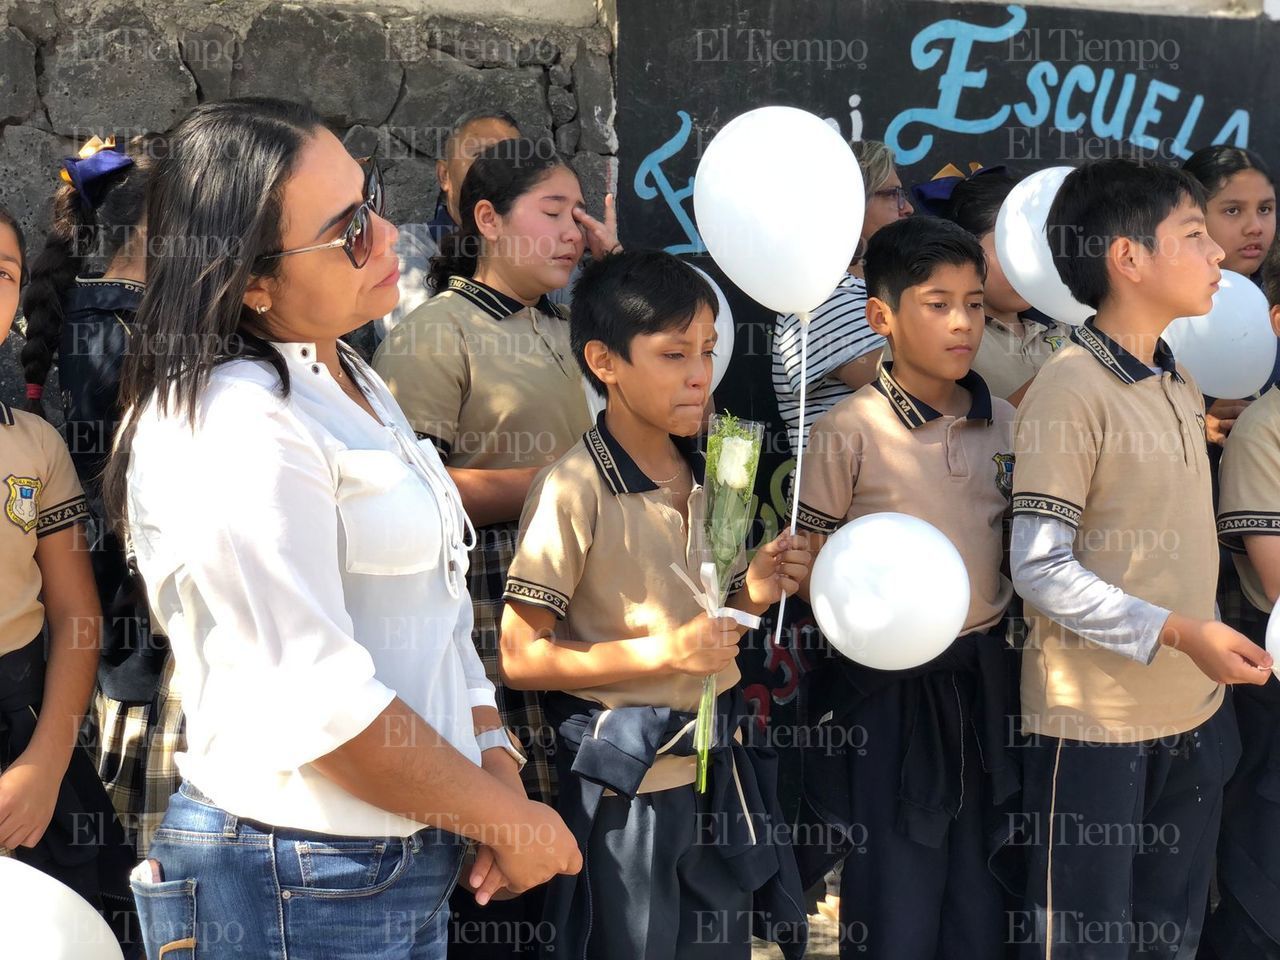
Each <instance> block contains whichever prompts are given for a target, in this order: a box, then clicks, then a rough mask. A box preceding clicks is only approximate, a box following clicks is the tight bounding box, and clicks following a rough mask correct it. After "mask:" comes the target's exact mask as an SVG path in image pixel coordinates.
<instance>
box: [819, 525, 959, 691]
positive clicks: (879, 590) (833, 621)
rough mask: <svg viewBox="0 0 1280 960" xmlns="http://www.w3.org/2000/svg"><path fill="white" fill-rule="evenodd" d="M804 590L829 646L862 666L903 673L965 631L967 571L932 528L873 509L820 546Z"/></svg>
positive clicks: (950, 545) (955, 552) (954, 549)
mask: <svg viewBox="0 0 1280 960" xmlns="http://www.w3.org/2000/svg"><path fill="white" fill-rule="evenodd" d="M810 594H811V596H812V603H811V606H812V607H813V613H814V616H815V617H816V618H817V620H818V626H819V627H820V628H821V629H822V634H823V636H825V637H826V638H827V642H828V643H830V644H831V645H832V646H833V647H835V648H836V649H837V650H839V651H840V652H841V653H842V654H844V655H845V656H846V657H848V658H849V659H850V660H853V661H855V662H857V663H860V664H862V665H863V666H865V667H872V668H874V669H876V670H906V669H909V668H911V667H918V666H920V665H921V664H924V663H928V662H929V661H930V660H932V659H933V658H934V657H936V656H938V654H940V653H942V652H943V651H944V650H946V649H947V647H949V646H950V645H951V643H952V641H954V640H955V639H956V637H958V636H959V635H960V632H961V630H963V629H964V622H965V618H966V617H967V616H968V613H969V574H968V572H967V571H966V570H965V567H964V560H962V559H961V558H960V553H959V552H958V551H957V550H956V548H955V546H953V545H952V543H951V541H950V540H948V539H947V538H946V536H945V535H943V534H942V532H941V531H939V530H938V528H937V527H935V526H933V525H932V524H930V523H926V522H925V521H924V520H921V519H919V518H918V517H911V516H907V515H906V514H904V513H873V514H869V515H868V516H865V517H859V518H858V519H857V520H854V521H852V522H850V523H847V524H845V525H844V526H843V527H841V528H840V529H839V530H837V531H836V532H835V533H834V534H832V535H831V539H829V540H828V541H827V542H826V543H825V544H824V545H823V547H822V550H821V551H819V553H818V558H817V560H815V561H814V564H813V573H812V579H811V581H810Z"/></svg>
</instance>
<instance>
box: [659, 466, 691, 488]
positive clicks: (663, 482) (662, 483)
mask: <svg viewBox="0 0 1280 960" xmlns="http://www.w3.org/2000/svg"><path fill="white" fill-rule="evenodd" d="M684 468H685V465H684V464H683V463H681V464H680V466H679V468H678V469H677V470H676V472H675V473H674V474H672V475H671V476H669V477H667V479H665V480H655V481H653V482H654V483H656V484H657V485H658V486H660V487H665V486H666V485H667V484H668V483H674V482H675V481H676V480H678V479H680V478H681V477H682V476H684Z"/></svg>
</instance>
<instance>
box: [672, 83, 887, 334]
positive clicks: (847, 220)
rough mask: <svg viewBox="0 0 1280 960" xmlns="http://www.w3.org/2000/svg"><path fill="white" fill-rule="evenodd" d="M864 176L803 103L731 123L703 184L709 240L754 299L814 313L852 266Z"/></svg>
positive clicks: (712, 152) (700, 196)
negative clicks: (801, 108) (799, 106)
mask: <svg viewBox="0 0 1280 960" xmlns="http://www.w3.org/2000/svg"><path fill="white" fill-rule="evenodd" d="M865 207H866V197H865V195H864V193H863V185H862V172H861V171H860V170H859V168H858V161H857V160H856V159H855V158H854V156H853V151H851V150H850V149H849V145H848V144H847V143H845V142H844V139H843V138H842V137H841V136H840V134H839V133H837V132H836V131H835V130H832V129H831V127H830V126H829V125H828V124H827V123H826V122H825V121H823V120H822V119H821V118H819V117H816V116H814V115H813V114H812V113H808V112H806V111H804V110H797V109H796V108H795V107H761V108H759V109H758V110H751V111H748V112H747V113H744V114H742V115H741V116H738V117H735V118H734V119H733V120H731V121H729V123H727V124H726V125H725V126H724V128H723V129H722V130H721V131H720V132H719V133H717V134H716V135H715V137H714V138H713V139H712V141H711V143H710V144H709V145H708V146H707V150H706V153H704V154H703V156H702V160H701V161H700V162H699V164H698V172H697V176H696V178H695V179H694V185H693V209H694V214H695V216H696V217H697V221H698V231H699V233H700V234H701V235H702V242H703V243H704V244H706V247H707V250H709V251H710V253H711V256H712V257H714V258H715V261H716V263H717V264H719V265H720V268H721V269H722V270H723V271H724V272H725V275H726V276H727V277H728V278H729V279H730V280H732V281H733V282H734V283H735V284H737V285H738V287H739V288H741V289H742V291H743V292H744V293H745V294H746V295H747V296H749V297H751V299H753V300H755V301H756V302H757V303H761V304H763V305H764V306H766V307H768V308H769V309H771V310H773V311H775V312H777V313H784V314H785V313H801V312H804V311H808V310H813V309H814V308H816V307H817V306H819V305H820V304H821V303H822V302H823V301H824V300H826V299H827V297H829V296H830V295H831V291H832V290H834V289H835V288H836V284H837V283H839V282H840V278H841V277H843V276H844V275H845V272H846V271H847V270H848V269H849V262H850V261H851V260H852V259H853V254H854V251H855V250H856V249H857V246H858V236H859V235H860V234H861V232H862V217H863V214H864V213H865Z"/></svg>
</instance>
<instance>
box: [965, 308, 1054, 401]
mask: <svg viewBox="0 0 1280 960" xmlns="http://www.w3.org/2000/svg"><path fill="white" fill-rule="evenodd" d="M1070 336H1071V328H1070V327H1069V326H1067V325H1066V324H1065V323H1059V322H1058V321H1056V320H1054V321H1052V322H1051V323H1047V324H1045V323H1040V322H1038V321H1036V320H1023V321H1022V330H1020V331H1019V330H1014V329H1013V328H1012V327H1010V326H1009V325H1008V324H1006V323H1005V322H1004V321H1003V320H997V319H996V318H995V317H987V322H986V326H985V327H983V330H982V343H980V344H979V345H978V352H977V354H976V355H975V356H974V358H973V370H974V372H975V373H977V374H979V375H981V377H982V379H983V380H985V381H986V382H987V386H988V387H990V388H991V393H992V394H993V395H994V396H997V397H1003V398H1006V399H1007V398H1008V397H1009V396H1010V395H1012V394H1014V393H1016V392H1017V390H1018V388H1019V387H1021V386H1022V385H1023V384H1024V383H1026V382H1027V381H1028V380H1030V379H1031V378H1032V377H1034V376H1035V375H1036V374H1037V373H1038V372H1039V370H1040V368H1041V367H1043V366H1044V365H1045V363H1046V362H1047V361H1048V359H1049V358H1050V357H1051V356H1053V354H1054V353H1055V352H1056V351H1057V350H1060V349H1061V348H1062V347H1063V346H1065V345H1066V343H1067V340H1068V338H1069V337H1070Z"/></svg>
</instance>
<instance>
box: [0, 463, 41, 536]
mask: <svg viewBox="0 0 1280 960" xmlns="http://www.w3.org/2000/svg"><path fill="white" fill-rule="evenodd" d="M5 483H7V484H8V485H9V498H8V499H7V500H6V501H5V504H4V515H5V516H6V517H8V518H9V521H10V522H11V523H13V524H14V525H16V526H17V527H19V528H20V529H21V530H22V532H23V533H30V532H31V531H32V530H34V529H35V528H36V521H37V520H39V519H40V509H39V506H38V505H37V499H38V497H39V495H40V488H41V487H42V486H43V484H42V483H41V482H40V481H39V480H37V479H36V478H35V477H15V476H14V475H13V474H9V476H8V477H7V478H6V480H5Z"/></svg>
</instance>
